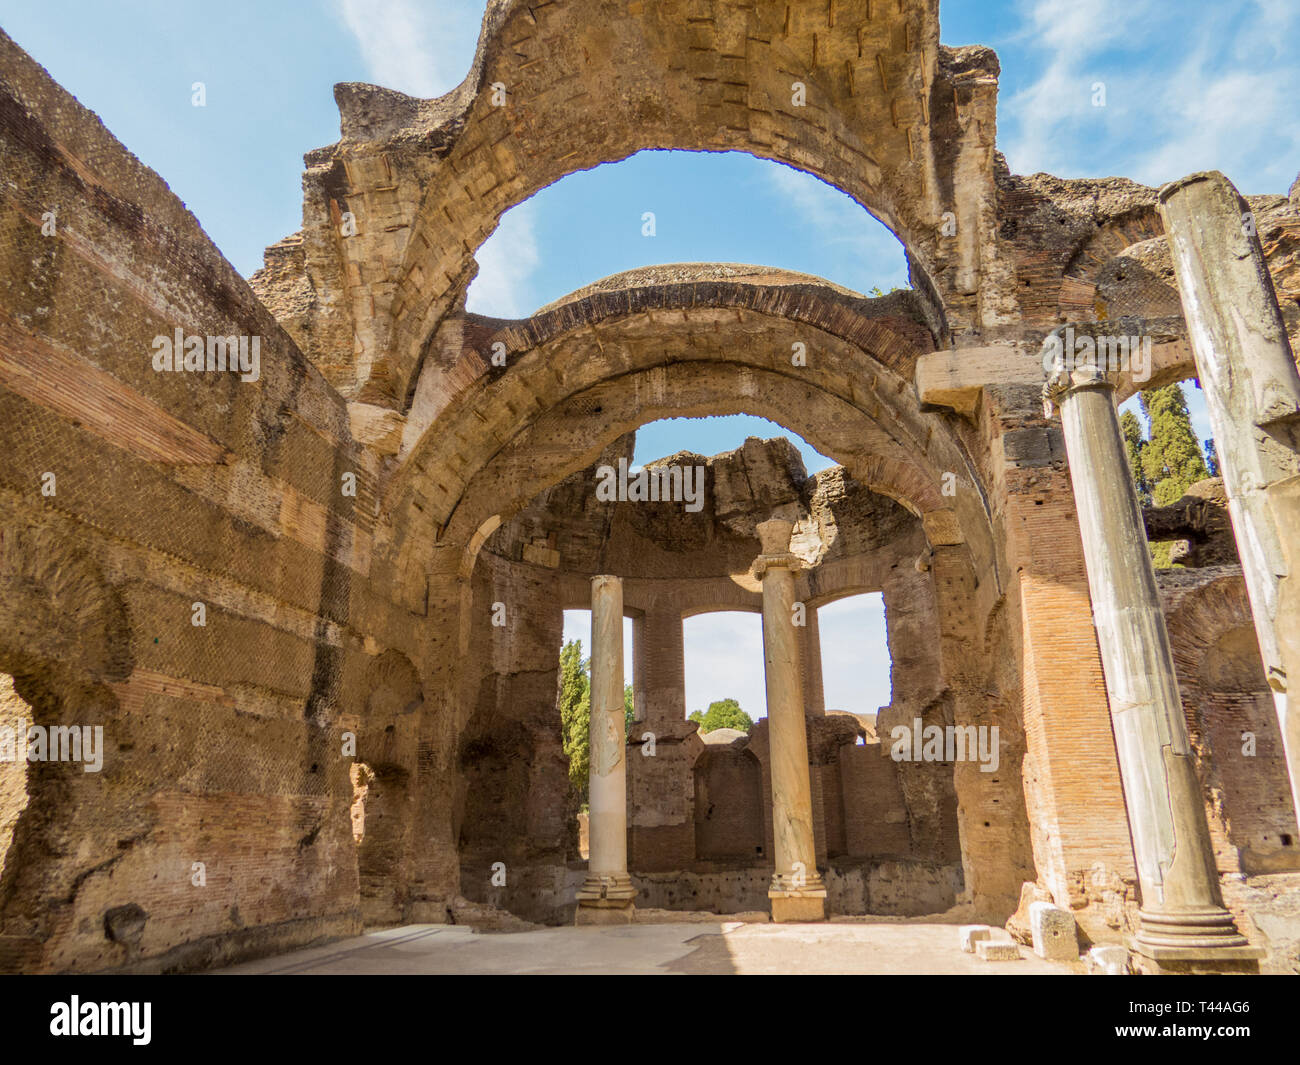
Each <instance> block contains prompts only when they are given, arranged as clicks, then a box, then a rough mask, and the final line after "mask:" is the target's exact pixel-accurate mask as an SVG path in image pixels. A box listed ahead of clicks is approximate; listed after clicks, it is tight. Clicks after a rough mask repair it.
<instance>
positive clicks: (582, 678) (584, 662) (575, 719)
mask: <svg viewBox="0 0 1300 1065" xmlns="http://www.w3.org/2000/svg"><path fill="white" fill-rule="evenodd" d="M590 667H591V662H590V660H589V659H585V658H583V657H582V641H581V640H570V641H569V642H568V643H566V644H565V645H564V648H563V649H562V650H561V651H560V695H559V704H560V731H561V740H562V742H563V746H564V753H565V755H566V756H567V757H568V759H569V783H570V784H571V785H572V786H573V788H574V790H575V791H576V792H577V793H578V794H579V795H580V796H581V798H582V802H583V803H584V804H585V803H586V802H587V783H588V780H589V779H590V775H591V678H590V677H589V676H588V673H587V671H588V669H590Z"/></svg>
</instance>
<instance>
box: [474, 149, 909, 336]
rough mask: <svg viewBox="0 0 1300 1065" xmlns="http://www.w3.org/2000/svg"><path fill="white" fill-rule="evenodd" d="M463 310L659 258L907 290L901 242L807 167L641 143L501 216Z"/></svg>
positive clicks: (493, 310) (493, 312)
mask: <svg viewBox="0 0 1300 1065" xmlns="http://www.w3.org/2000/svg"><path fill="white" fill-rule="evenodd" d="M475 258H476V260H477V262H478V265H479V272H478V275H477V276H476V277H475V279H474V281H473V282H472V283H471V284H470V286H469V289H468V292H467V297H466V310H467V311H469V312H470V313H472V314H481V315H485V316H488V317H495V318H521V317H524V316H525V315H527V314H529V313H532V312H533V311H534V310H536V309H537V308H539V307H545V306H547V305H549V304H551V303H553V302H554V301H557V300H559V299H561V298H562V297H564V296H566V295H567V294H569V293H571V292H578V291H581V290H582V289H583V288H584V287H585V286H588V285H590V284H592V282H594V281H596V280H597V279H598V278H607V277H612V276H614V275H616V274H619V273H622V272H625V271H630V270H642V269H644V268H646V267H650V266H655V265H659V264H676V263H692V262H702V261H708V262H719V263H763V264H765V265H766V266H769V267H772V268H774V269H779V270H788V271H791V272H794V273H799V274H805V275H809V276H813V277H823V278H827V279H830V280H832V281H834V282H835V283H836V284H837V285H841V286H843V287H845V288H847V289H849V290H852V291H856V292H859V293H862V294H864V295H883V294H885V293H888V292H891V291H893V290H895V289H906V288H908V287H910V286H909V280H908V266H907V260H906V255H905V252H904V249H903V246H902V244H901V243H900V242H899V240H898V238H897V237H896V236H895V235H894V234H893V233H892V232H891V231H890V230H889V228H888V227H887V226H885V225H883V224H882V223H881V222H879V221H877V220H876V219H875V218H874V217H873V216H872V215H871V214H870V213H868V212H867V211H865V210H863V209H862V207H861V206H860V205H858V204H857V203H855V202H854V201H853V200H852V199H851V198H850V197H848V196H847V195H845V194H844V193H843V192H841V191H840V190H839V189H837V188H835V187H834V186H831V185H828V184H826V183H825V182H823V181H820V180H819V179H818V178H816V177H814V176H813V175H811V174H808V173H805V172H803V171H800V170H796V169H794V168H792V167H789V166H785V165H783V164H781V163H776V162H773V161H772V160H770V159H763V158H760V157H758V156H754V155H749V154H747V153H743V152H686V151H642V152H638V153H637V154H635V155H632V156H630V157H629V158H626V159H623V160H622V161H620V162H617V163H605V164H603V165H601V166H598V167H595V168H593V169H591V170H587V171H581V172H578V173H574V174H569V175H568V176H566V177H564V178H562V179H561V180H559V181H556V182H555V183H553V184H551V185H548V186H547V187H546V188H544V189H542V190H541V191H539V192H537V193H536V194H535V195H534V196H532V197H530V198H529V199H528V200H526V201H525V202H524V203H521V204H519V205H518V206H515V207H512V208H511V209H510V210H508V211H506V212H505V214H504V215H502V216H501V219H500V222H499V225H498V227H497V229H496V231H495V232H494V233H493V234H492V235H491V236H490V237H489V238H488V239H487V240H486V241H485V242H484V244H483V245H482V247H480V248H479V249H478V251H477V253H476V254H475Z"/></svg>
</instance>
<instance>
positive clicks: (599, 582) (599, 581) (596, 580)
mask: <svg viewBox="0 0 1300 1065" xmlns="http://www.w3.org/2000/svg"><path fill="white" fill-rule="evenodd" d="M622 583H623V578H622V577H615V576H614V575H613V574H611V573H598V574H597V575H596V576H594V577H592V578H591V590H592V591H593V592H594V591H597V590H598V589H600V588H603V587H605V585H607V584H616V585H621V584H622Z"/></svg>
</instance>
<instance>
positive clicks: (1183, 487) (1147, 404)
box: [1141, 383, 1210, 569]
mask: <svg viewBox="0 0 1300 1065" xmlns="http://www.w3.org/2000/svg"><path fill="white" fill-rule="evenodd" d="M1141 401H1142V410H1143V412H1144V413H1145V414H1146V416H1147V419H1148V420H1149V421H1150V423H1151V437H1150V439H1149V440H1147V442H1146V444H1145V445H1144V446H1143V448H1142V473H1143V475H1144V476H1145V478H1146V482H1147V484H1148V485H1149V486H1150V489H1151V501H1152V502H1153V503H1154V504H1155V505H1156V506H1158V507H1164V506H1168V505H1169V504H1170V503H1175V502H1177V501H1178V500H1179V499H1180V498H1182V495H1183V493H1184V492H1186V491H1187V489H1188V488H1189V487H1190V486H1191V485H1193V484H1195V483H1196V482H1197V481H1201V480H1204V479H1205V478H1206V477H1208V476H1210V471H1209V469H1207V468H1206V465H1205V458H1204V456H1203V455H1202V454H1201V446H1200V444H1199V443H1198V442H1197V439H1196V434H1195V433H1194V432H1193V431H1192V416H1191V414H1190V413H1189V412H1188V410H1187V397H1186V396H1185V395H1183V388H1182V385H1180V384H1178V383H1174V384H1172V385H1166V386H1165V387H1164V388H1153V389H1150V390H1148V391H1146V392H1143V393H1142V394H1141ZM1171 547H1172V545H1171V544H1169V543H1162V544H1155V545H1154V546H1153V547H1152V549H1151V556H1152V561H1153V562H1154V563H1155V565H1156V566H1157V567H1158V568H1162V569H1163V568H1167V567H1168V566H1170V565H1172V562H1171V560H1170V557H1169V554H1170V549H1171Z"/></svg>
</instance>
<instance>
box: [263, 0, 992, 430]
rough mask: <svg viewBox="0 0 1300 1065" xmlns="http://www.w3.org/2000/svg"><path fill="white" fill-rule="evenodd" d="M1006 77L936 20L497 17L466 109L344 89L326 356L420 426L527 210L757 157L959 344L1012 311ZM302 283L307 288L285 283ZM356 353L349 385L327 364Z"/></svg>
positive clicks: (554, 12) (544, 10)
mask: <svg viewBox="0 0 1300 1065" xmlns="http://www.w3.org/2000/svg"><path fill="white" fill-rule="evenodd" d="M615 7H617V14H616V15H615V11H614V8H615ZM606 8H608V9H609V10H606ZM997 74H998V67H997V61H996V58H995V57H994V56H993V55H992V53H991V52H989V51H988V50H987V49H981V48H964V49H955V50H954V49H948V48H944V47H942V46H940V44H939V21H938V2H937V0H907V2H903V3H897V4H895V3H888V4H886V3H878V4H875V5H873V6H872V8H871V9H870V11H869V12H868V13H866V17H865V18H863V17H861V16H860V15H858V16H857V17H855V16H854V15H851V14H850V13H849V12H847V11H846V12H837V11H836V10H835V5H830V6H829V7H827V8H818V9H816V10H814V9H812V8H808V7H805V6H800V5H789V6H785V7H782V6H779V5H777V6H770V5H768V6H765V5H756V6H749V5H746V6H739V5H737V6H733V5H731V4H728V3H722V2H718V3H707V4H704V5H699V4H695V3H691V2H688V0H670V2H667V3H659V4H644V5H633V7H632V8H630V9H629V8H628V7H627V6H626V5H610V4H608V3H606V2H605V0H567V2H563V3H550V4H545V5H540V6H538V5H536V4H526V3H523V2H521V0H492V2H490V3H489V4H488V7H487V11H486V13H485V16H484V21H483V31H482V35H481V37H480V41H479V46H478V49H477V53H476V55H475V57H474V61H473V65H472V67H471V69H470V72H469V74H468V75H467V77H466V78H465V80H464V81H463V82H462V83H461V84H460V85H459V86H458V87H457V88H456V89H454V90H452V91H451V92H450V93H448V94H446V95H445V96H442V97H440V98H438V99H433V100H420V99H415V98H412V97H408V96H404V95H403V94H400V93H395V92H392V91H390V90H385V89H380V88H377V87H375V86H369V85H358V84H345V85H340V86H338V87H337V89H336V92H335V97H336V100H337V101H338V104H339V108H340V113H341V132H342V138H341V140H340V141H339V142H338V143H337V144H336V145H333V146H330V147H328V148H323V149H320V150H318V151H316V152H313V153H311V154H310V155H309V156H308V164H309V170H308V174H307V178H306V190H307V196H306V200H307V203H306V208H305V212H304V213H305V222H306V225H305V230H304V242H303V246H302V248H301V255H302V259H301V261H302V263H303V269H304V271H305V273H306V275H307V276H309V277H311V278H313V279H314V280H313V283H312V284H310V285H309V286H306V287H307V288H308V289H310V290H312V291H314V292H317V293H319V292H322V291H323V289H324V287H326V286H325V285H322V284H321V282H326V283H327V285H328V287H330V288H332V289H334V290H335V291H334V292H333V293H332V294H331V296H330V302H329V306H328V307H321V308H320V310H322V311H324V317H323V318H322V319H320V320H318V321H317V322H316V324H315V325H314V326H313V328H312V330H311V331H312V332H313V333H314V334H315V335H314V336H313V337H311V340H313V341H315V343H310V344H309V346H310V347H313V348H314V349H315V350H314V351H313V354H314V355H315V354H321V355H324V356H325V358H324V363H332V364H334V365H335V366H337V369H338V372H337V373H331V371H330V370H326V372H327V374H330V376H331V379H332V380H334V381H335V383H336V384H339V385H340V387H342V389H343V390H344V391H345V393H347V394H350V395H352V396H354V397H357V398H360V399H363V400H365V401H367V402H372V403H378V404H382V405H384V406H389V407H394V408H397V409H403V408H404V407H405V406H406V405H408V404H409V402H410V398H411V388H412V385H413V382H414V380H415V375H416V373H417V371H418V368H419V363H420V361H421V360H422V359H423V358H424V356H425V350H426V346H427V344H428V341H429V339H430V337H432V336H433V334H434V332H435V330H436V329H437V326H438V324H439V322H440V321H441V320H442V319H443V317H444V316H445V315H446V314H447V312H448V311H449V310H451V309H453V308H454V306H455V304H456V302H457V300H458V299H459V298H460V297H461V296H462V295H463V293H464V290H465V288H466V286H467V285H468V283H469V281H470V280H471V279H472V277H473V276H474V273H475V272H476V270H477V267H476V264H475V263H474V259H473V256H474V253H475V252H476V250H477V249H478V247H479V246H480V245H481V244H482V242H483V241H484V240H485V239H486V238H487V236H488V235H489V234H490V233H491V232H492V231H493V230H494V229H495V228H496V225H497V222H498V220H499V218H500V217H501V215H502V214H503V213H504V212H505V211H506V210H507V209H508V208H509V207H511V206H513V205H515V204H517V203H520V202H522V201H523V200H525V199H527V198H528V197H529V196H531V195H532V194H533V193H535V192H537V191H538V190H539V189H541V188H543V187H545V186H546V185H549V184H551V183H552V182H554V181H556V180H558V179H560V178H562V177H563V176H565V175H566V174H570V173H573V172H575V171H579V170H585V169H590V168H592V167H594V166H597V165H599V164H601V163H604V162H610V161H616V160H619V159H623V158H626V157H627V156H629V155H632V154H634V153H635V152H637V151H641V150H644V149H666V148H674V149H689V150H701V151H743V152H747V153H750V154H753V155H756V156H760V157H763V158H768V159H773V160H777V161H779V162H783V163H786V164H789V165H791V166H794V167H796V168H799V169H802V170H805V171H808V172H810V173H812V174H815V175H816V176H818V177H819V178H821V179H823V180H824V181H826V182H828V183H829V184H832V185H834V186H835V187H837V188H839V189H841V190H842V191H844V192H845V193H846V194H848V195H849V196H851V197H852V198H853V199H854V200H856V201H857V202H858V203H859V204H861V205H862V206H863V207H864V208H866V209H867V210H868V211H870V212H871V213H872V214H874V215H875V216H876V217H877V218H878V219H880V221H882V222H883V223H884V224H885V225H887V226H889V227H890V228H891V229H892V230H893V231H894V232H895V234H896V235H897V236H898V237H899V239H900V240H901V241H902V242H903V243H904V245H905V247H906V248H907V249H908V253H909V258H910V260H911V262H912V264H913V266H914V268H915V269H914V270H913V274H914V280H915V281H916V283H917V289H918V291H920V292H922V293H924V295H925V298H926V301H927V304H928V310H929V313H930V316H931V318H932V321H933V322H934V323H935V324H936V326H938V327H939V329H940V331H944V332H946V331H947V330H948V329H949V328H950V327H951V328H955V329H959V330H962V331H965V330H968V329H970V328H972V327H973V326H975V325H976V323H977V322H978V321H979V320H980V319H981V318H991V317H993V311H992V308H994V307H996V306H997V303H998V301H999V299H1001V298H1003V297H1001V296H999V294H998V293H997V292H996V291H994V290H995V289H996V288H997V286H996V285H995V284H988V285H986V286H985V285H981V284H980V278H981V276H982V275H983V274H985V273H988V274H989V275H990V276H993V275H995V274H996V273H997V270H996V269H987V266H988V264H986V262H985V260H987V259H988V258H989V252H990V249H991V247H992V239H991V238H992V234H993V231H994V229H995V219H994V212H995V205H996V193H995V191H994V165H993V159H994V153H993V131H994V121H993V110H994V100H995V94H996V81H997ZM344 212H347V213H349V214H351V216H352V218H353V220H354V226H353V230H354V231H353V232H351V233H349V235H347V236H346V239H344V238H342V237H340V235H339V233H340V226H339V219H340V218H341V217H342V215H343V213H344ZM375 264H382V265H381V266H380V267H379V269H377V270H376V269H375ZM269 265H271V266H272V268H271V271H270V273H276V272H277V268H276V267H275V266H274V265H272V264H270V263H269ZM282 282H283V283H284V284H286V285H289V286H293V285H296V284H298V281H297V280H296V279H290V278H288V277H280V278H278V279H271V278H268V282H267V283H268V284H271V285H278V284H281V283H282ZM341 341H342V342H346V343H347V348H348V350H349V351H350V352H351V354H352V360H351V365H350V366H348V365H344V364H343V363H346V362H347V359H346V357H343V360H342V363H340V356H339V355H338V354H337V353H333V354H329V353H327V349H328V348H329V347H337V346H338V345H339V343H340V342H341Z"/></svg>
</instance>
